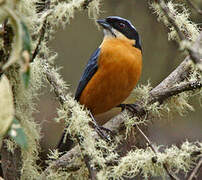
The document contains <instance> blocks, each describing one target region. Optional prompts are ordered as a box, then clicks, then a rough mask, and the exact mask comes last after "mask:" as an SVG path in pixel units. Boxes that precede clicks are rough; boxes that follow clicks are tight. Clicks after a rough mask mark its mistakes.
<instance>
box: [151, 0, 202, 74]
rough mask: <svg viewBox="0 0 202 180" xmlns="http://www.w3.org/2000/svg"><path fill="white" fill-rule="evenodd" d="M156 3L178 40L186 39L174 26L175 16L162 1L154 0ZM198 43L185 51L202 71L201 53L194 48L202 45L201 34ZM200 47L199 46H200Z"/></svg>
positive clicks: (175, 25) (176, 26)
mask: <svg viewBox="0 0 202 180" xmlns="http://www.w3.org/2000/svg"><path fill="white" fill-rule="evenodd" d="M154 1H155V2H156V3H158V4H159V6H160V7H161V10H162V11H163V12H164V14H165V16H166V17H167V20H168V22H169V23H170V24H171V25H172V26H173V27H174V29H175V30H176V32H177V34H178V36H179V38H180V40H181V41H184V40H187V41H188V39H187V38H186V37H185V34H184V33H183V32H182V31H181V30H180V28H179V26H178V25H177V24H176V21H175V15H173V14H172V13H171V12H170V10H169V9H168V7H167V6H166V4H165V2H164V0H154ZM197 41H198V43H196V42H195V43H194V44H193V47H187V48H186V49H187V51H188V53H189V55H190V57H191V59H192V61H193V62H194V63H195V64H197V65H198V68H199V69H200V70H201V71H202V53H201V52H200V50H199V49H198V48H197V47H196V45H199V44H202V32H201V33H200V35H199V38H198V39H197ZM200 46H201V45H200Z"/></svg>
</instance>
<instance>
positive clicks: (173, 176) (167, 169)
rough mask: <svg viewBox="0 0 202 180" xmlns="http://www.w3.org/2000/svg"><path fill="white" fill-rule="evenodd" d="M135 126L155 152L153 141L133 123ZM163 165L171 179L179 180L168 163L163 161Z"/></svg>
mask: <svg viewBox="0 0 202 180" xmlns="http://www.w3.org/2000/svg"><path fill="white" fill-rule="evenodd" d="M135 127H136V128H137V130H138V131H139V132H140V134H141V135H142V136H143V137H144V139H145V140H146V141H147V143H148V145H149V147H150V148H151V149H152V151H153V152H154V153H155V154H157V153H158V152H157V150H156V149H155V147H154V145H153V143H152V142H151V141H150V140H149V138H148V137H147V136H146V135H145V134H144V132H143V131H142V130H141V129H140V128H139V127H138V126H137V125H135ZM163 167H164V169H165V171H166V173H167V174H168V176H169V177H170V178H171V179H172V180H179V178H178V177H177V176H176V175H175V174H174V173H173V172H171V171H170V170H169V168H168V165H167V164H166V163H163Z"/></svg>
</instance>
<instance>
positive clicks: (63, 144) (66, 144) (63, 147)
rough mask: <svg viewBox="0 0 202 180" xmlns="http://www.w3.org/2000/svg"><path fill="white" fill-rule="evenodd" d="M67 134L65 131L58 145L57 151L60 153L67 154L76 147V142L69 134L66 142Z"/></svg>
mask: <svg viewBox="0 0 202 180" xmlns="http://www.w3.org/2000/svg"><path fill="white" fill-rule="evenodd" d="M65 134H66V130H64V132H63V134H62V137H61V139H60V141H59V143H58V145H57V149H58V151H59V152H66V151H69V150H71V149H72V148H73V147H74V141H73V140H72V139H71V136H70V135H69V134H67V135H66V139H65V141H64V138H65Z"/></svg>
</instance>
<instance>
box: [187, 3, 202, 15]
mask: <svg viewBox="0 0 202 180" xmlns="http://www.w3.org/2000/svg"><path fill="white" fill-rule="evenodd" d="M187 2H188V4H189V5H190V6H191V7H192V8H193V9H195V10H196V12H197V13H198V14H200V15H202V10H201V9H199V8H198V6H196V5H195V4H194V3H193V2H192V0H187Z"/></svg>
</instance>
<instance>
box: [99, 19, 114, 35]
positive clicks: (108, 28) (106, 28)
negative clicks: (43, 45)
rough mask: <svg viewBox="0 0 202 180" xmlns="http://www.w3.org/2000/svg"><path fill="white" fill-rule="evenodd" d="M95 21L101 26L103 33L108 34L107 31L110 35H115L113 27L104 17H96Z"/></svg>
mask: <svg viewBox="0 0 202 180" xmlns="http://www.w3.org/2000/svg"><path fill="white" fill-rule="evenodd" d="M97 23H98V24H99V25H100V26H102V27H103V29H104V34H105V35H108V33H106V32H109V34H110V35H112V36H113V37H116V34H115V33H114V29H113V27H112V26H111V25H110V24H109V23H108V22H107V21H106V19H98V20H97Z"/></svg>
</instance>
